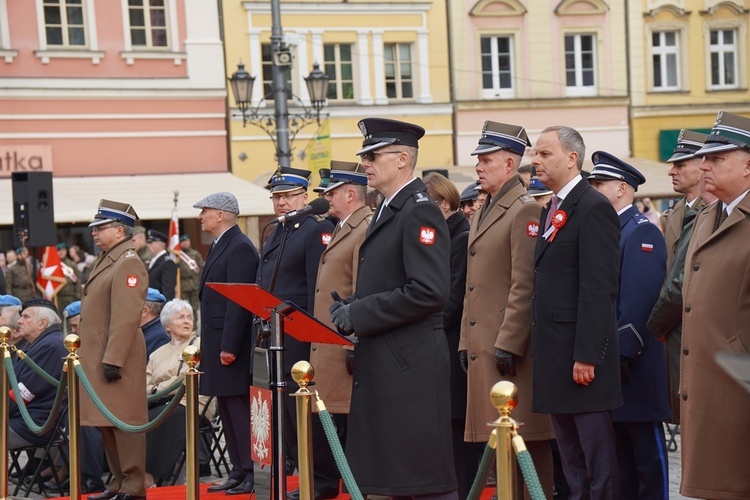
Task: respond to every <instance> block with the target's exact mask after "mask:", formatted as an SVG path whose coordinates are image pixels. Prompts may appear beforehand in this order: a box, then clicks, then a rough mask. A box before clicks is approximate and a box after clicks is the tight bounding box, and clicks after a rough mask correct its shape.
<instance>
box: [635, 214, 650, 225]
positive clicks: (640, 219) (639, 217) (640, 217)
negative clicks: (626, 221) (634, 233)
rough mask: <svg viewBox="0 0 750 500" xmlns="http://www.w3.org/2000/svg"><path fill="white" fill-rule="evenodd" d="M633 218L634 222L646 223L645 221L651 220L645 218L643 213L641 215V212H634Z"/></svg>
mask: <svg viewBox="0 0 750 500" xmlns="http://www.w3.org/2000/svg"><path fill="white" fill-rule="evenodd" d="M633 219H635V223H636V224H645V223H647V222H651V221H650V220H648V219H647V218H646V216H645V215H643V214H635V215H634V216H633Z"/></svg>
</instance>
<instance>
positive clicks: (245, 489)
mask: <svg viewBox="0 0 750 500" xmlns="http://www.w3.org/2000/svg"><path fill="white" fill-rule="evenodd" d="M253 490H255V485H254V484H253V483H251V482H250V481H242V482H241V483H240V484H238V485H237V486H235V487H234V488H230V489H228V490H227V492H226V494H227V495H249V494H250V493H252V492H253Z"/></svg>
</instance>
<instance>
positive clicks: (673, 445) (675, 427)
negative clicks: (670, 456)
mask: <svg viewBox="0 0 750 500" xmlns="http://www.w3.org/2000/svg"><path fill="white" fill-rule="evenodd" d="M665 425H666V428H667V451H677V434H679V433H680V426H679V424H665Z"/></svg>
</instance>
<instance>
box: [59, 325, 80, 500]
mask: <svg viewBox="0 0 750 500" xmlns="http://www.w3.org/2000/svg"><path fill="white" fill-rule="evenodd" d="M63 343H64V344H65V348H66V349H67V350H68V356H67V357H66V358H65V370H66V371H67V372H68V447H69V450H70V452H69V454H70V463H69V464H68V466H69V467H68V479H69V480H70V498H71V500H80V499H81V470H80V460H79V459H80V456H79V450H80V441H79V435H80V433H81V418H80V415H79V411H78V409H79V395H78V377H77V376H76V370H75V367H76V366H78V365H79V364H80V361H78V354H77V353H76V351H78V348H79V347H81V339H80V338H79V337H78V335H74V334H72V333H71V334H70V335H67V336H66V337H65V339H64V340H63Z"/></svg>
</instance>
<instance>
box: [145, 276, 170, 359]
mask: <svg viewBox="0 0 750 500" xmlns="http://www.w3.org/2000/svg"><path fill="white" fill-rule="evenodd" d="M166 302H167V299H166V298H165V297H164V295H163V294H162V293H161V292H159V290H157V289H155V288H149V289H148V292H147V293H146V303H145V304H143V311H142V312H141V330H143V337H144V338H145V340H146V360H148V359H149V358H151V354H152V353H153V352H154V351H155V350H157V349H158V348H160V347H161V346H163V345H164V344H167V343H169V334H168V333H167V331H166V330H165V329H164V325H162V324H161V320H160V319H159V315H160V314H161V310H162V308H163V307H164V304H165V303H166Z"/></svg>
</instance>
